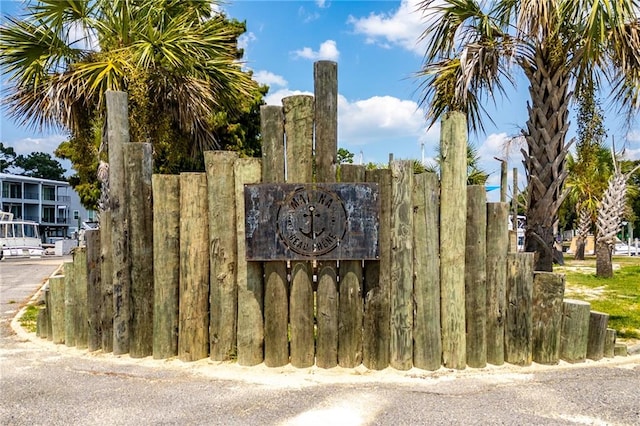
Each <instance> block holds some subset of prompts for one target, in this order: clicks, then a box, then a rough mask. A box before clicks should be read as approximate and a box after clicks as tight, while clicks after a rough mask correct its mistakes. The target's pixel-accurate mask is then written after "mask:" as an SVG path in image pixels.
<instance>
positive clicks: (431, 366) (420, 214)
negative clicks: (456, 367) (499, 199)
mask: <svg viewBox="0 0 640 426" xmlns="http://www.w3.org/2000/svg"><path fill="white" fill-rule="evenodd" d="M439 208H440V187H439V184H438V176H437V175H436V174H435V173H421V174H419V175H415V176H414V185H413V245H414V247H413V269H414V273H413V277H414V283H413V293H414V300H415V318H414V322H413V341H414V347H413V365H414V366H415V367H418V368H422V369H424V370H437V369H438V368H440V364H441V360H442V341H441V340H440V253H439V243H440V232H439V220H438V214H439Z"/></svg>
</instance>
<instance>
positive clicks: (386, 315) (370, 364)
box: [362, 169, 391, 370]
mask: <svg viewBox="0 0 640 426" xmlns="http://www.w3.org/2000/svg"><path fill="white" fill-rule="evenodd" d="M365 179H366V181H367V182H376V183H378V190H379V194H380V213H379V226H380V227H379V229H378V240H379V241H380V244H379V247H378V249H379V260H369V261H365V263H364V265H365V266H364V277H365V278H364V295H365V309H364V334H363V338H362V340H363V343H362V346H363V348H362V362H363V364H364V365H365V367H367V368H369V369H372V370H382V369H384V368H386V367H388V366H389V363H390V358H389V357H390V346H389V345H390V339H391V335H390V333H391V329H390V322H391V318H390V315H391V310H390V297H391V292H390V291H391V290H390V288H391V247H390V244H386V243H384V242H385V241H387V242H389V241H391V170H389V169H377V170H367V172H366V173H365Z"/></svg>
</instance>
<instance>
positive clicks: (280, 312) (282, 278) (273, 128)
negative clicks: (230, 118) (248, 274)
mask: <svg viewBox="0 0 640 426" xmlns="http://www.w3.org/2000/svg"><path fill="white" fill-rule="evenodd" d="M260 123H261V124H260V128H261V133H262V182H264V183H274V182H284V181H285V176H284V158H285V153H284V114H283V112H282V107H279V106H262V107H260ZM264 275H265V284H264V285H265V291H264V363H265V365H266V366H267V367H280V366H283V365H286V364H287V363H288V362H289V338H288V328H289V296H288V283H287V264H286V262H265V264H264Z"/></svg>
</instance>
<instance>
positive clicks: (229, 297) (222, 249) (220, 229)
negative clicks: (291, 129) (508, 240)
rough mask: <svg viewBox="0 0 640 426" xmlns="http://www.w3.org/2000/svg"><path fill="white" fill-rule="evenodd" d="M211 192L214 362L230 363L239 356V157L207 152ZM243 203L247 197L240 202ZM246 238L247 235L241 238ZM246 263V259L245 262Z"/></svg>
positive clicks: (206, 161) (212, 337)
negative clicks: (236, 170)
mask: <svg viewBox="0 0 640 426" xmlns="http://www.w3.org/2000/svg"><path fill="white" fill-rule="evenodd" d="M204 158H205V160H204V161H205V166H206V170H207V185H208V188H209V189H208V191H209V192H208V193H209V197H208V200H209V247H210V248H211V273H210V276H211V278H210V279H211V297H210V299H211V300H210V303H211V318H210V321H211V323H210V324H211V332H210V336H209V339H210V345H211V359H212V360H214V361H227V360H229V359H231V358H232V357H233V356H234V355H235V354H236V338H237V334H236V333H237V332H236V330H237V318H238V287H237V284H236V275H237V266H238V262H239V261H240V258H241V257H242V256H244V253H237V249H238V242H237V238H238V237H239V236H238V235H237V232H236V226H240V223H237V224H236V192H235V182H234V175H233V165H234V163H235V162H236V160H237V159H238V154H237V153H235V152H230V151H210V152H205V153H204ZM237 203H238V205H239V204H240V203H244V196H242V197H240V198H238V199H237ZM242 224H243V226H244V218H243V219H242ZM242 238H244V235H243V236H242ZM242 260H244V259H242Z"/></svg>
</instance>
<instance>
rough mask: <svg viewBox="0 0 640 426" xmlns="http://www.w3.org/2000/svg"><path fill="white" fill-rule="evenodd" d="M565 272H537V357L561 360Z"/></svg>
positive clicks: (549, 361) (542, 360)
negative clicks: (563, 273)
mask: <svg viewBox="0 0 640 426" xmlns="http://www.w3.org/2000/svg"><path fill="white" fill-rule="evenodd" d="M564 287H565V279H564V275H560V274H554V273H551V272H534V275H533V360H534V361H535V362H537V363H539V364H557V363H558V361H559V360H560V334H561V331H562V299H563V297H564Z"/></svg>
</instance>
